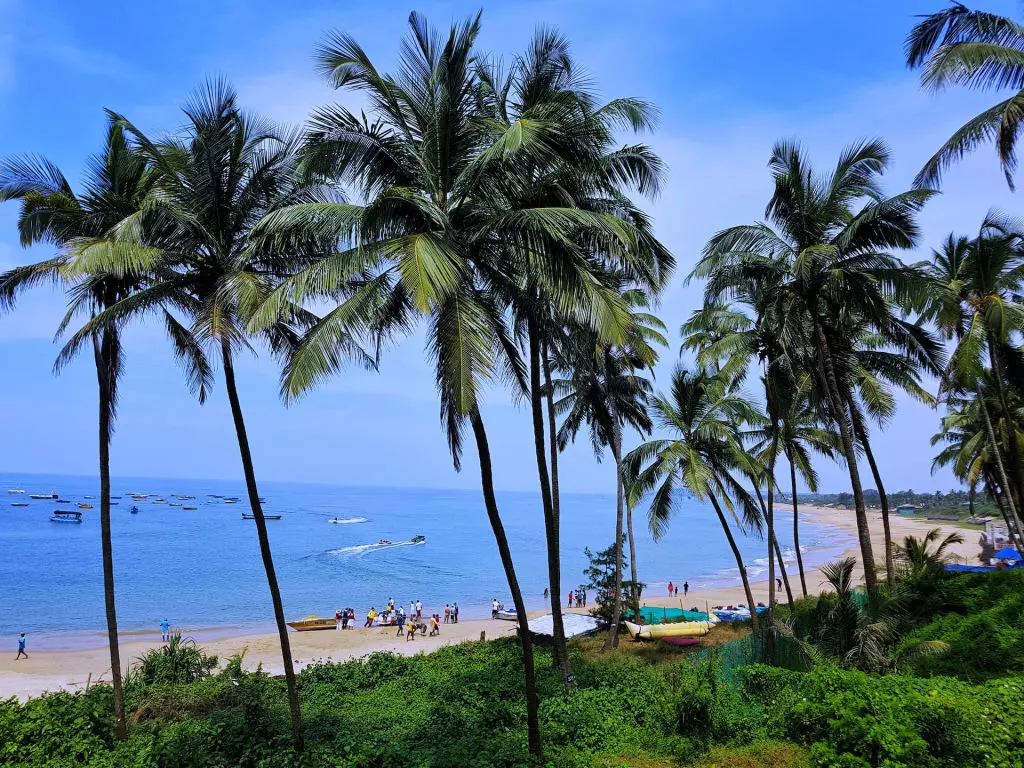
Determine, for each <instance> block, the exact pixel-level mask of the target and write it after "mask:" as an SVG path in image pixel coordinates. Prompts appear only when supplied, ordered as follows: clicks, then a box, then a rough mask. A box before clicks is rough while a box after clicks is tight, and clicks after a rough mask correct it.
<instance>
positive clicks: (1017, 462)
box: [988, 333, 1024, 512]
mask: <svg viewBox="0 0 1024 768" xmlns="http://www.w3.org/2000/svg"><path fill="white" fill-rule="evenodd" d="M988 354H989V359H990V361H991V363H992V378H993V379H995V382H996V394H998V396H999V405H1000V407H1001V408H1002V409H1003V414H1005V418H1006V419H1010V414H1011V413H1012V411H1011V410H1010V404H1009V401H1008V400H1007V398H1006V385H1005V383H1004V377H1003V364H1002V360H1001V359H1000V357H999V352H998V350H997V348H996V340H995V337H994V335H993V334H991V333H990V334H989V341H988ZM1006 442H1007V444H1008V445H1009V448H1010V450H1009V454H1010V456H1009V458H1010V464H1011V470H1010V480H1011V482H1012V483H1013V485H1012V486H1011V488H1015V489H1016V491H1017V505H1016V507H1017V510H1018V512H1019V511H1020V509H1021V507H1022V506H1024V461H1022V459H1021V454H1020V445H1019V443H1018V442H1017V440H1015V439H1014V438H1013V434H1012V430H1011V433H1010V434H1009V435H1008V436H1007V440H1006Z"/></svg>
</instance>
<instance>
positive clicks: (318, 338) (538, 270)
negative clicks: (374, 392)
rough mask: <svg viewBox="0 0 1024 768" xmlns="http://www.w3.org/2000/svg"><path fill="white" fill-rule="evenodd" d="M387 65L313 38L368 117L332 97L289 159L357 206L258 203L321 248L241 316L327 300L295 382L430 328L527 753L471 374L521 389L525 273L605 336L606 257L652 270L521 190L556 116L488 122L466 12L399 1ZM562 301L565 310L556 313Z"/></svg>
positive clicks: (514, 583) (632, 248) (260, 317)
mask: <svg viewBox="0 0 1024 768" xmlns="http://www.w3.org/2000/svg"><path fill="white" fill-rule="evenodd" d="M410 27H411V34H410V36H409V38H408V39H407V40H406V42H405V43H404V45H403V49H402V54H401V63H400V66H399V70H398V74H397V75H394V76H392V75H384V74H381V73H380V72H379V71H378V69H377V68H376V67H375V66H374V65H373V63H372V62H371V61H370V59H369V57H368V56H367V55H366V53H365V51H363V49H362V48H361V47H360V46H359V44H358V43H357V42H356V40H355V39H354V38H352V37H351V36H349V35H345V34H335V35H332V36H331V37H330V38H329V39H328V40H327V42H326V43H325V44H324V45H323V46H322V48H321V49H320V51H319V53H318V61H319V63H320V67H321V69H322V70H323V72H324V73H325V74H326V75H327V76H328V78H329V79H330V81H331V82H332V83H333V84H334V85H335V86H336V87H338V88H350V89H354V90H359V91H361V92H362V93H363V94H365V96H366V98H367V99H368V100H369V103H370V107H371V110H372V112H373V115H374V118H373V120H374V121H373V122H370V121H369V120H368V119H366V118H361V117H357V116H356V115H354V114H352V113H351V112H349V111H348V110H347V109H345V108H343V107H339V106H332V107H324V108H321V109H319V110H317V111H316V112H315V113H314V114H313V116H312V118H311V121H310V131H309V135H308V137H307V141H306V147H305V152H304V160H303V168H302V170H303V172H304V173H305V174H307V175H308V176H310V177H312V178H315V179H328V180H330V181H332V182H345V183H350V184H351V185H353V186H354V187H356V188H357V189H358V192H359V195H360V197H361V198H362V199H364V200H365V201H366V204H365V205H355V204H344V203H340V202H326V203H303V204H296V205H293V206H289V207H288V208H285V209H283V210H281V211H278V212H276V213H274V214H272V215H271V216H268V217H267V218H266V219H265V220H264V222H263V223H262V224H261V230H262V231H263V232H264V234H265V235H266V236H267V237H270V238H271V239H273V240H274V241H280V240H286V241H287V240H289V239H291V238H295V239H297V240H298V241H300V242H301V241H302V240H303V238H305V237H308V236H310V235H311V234H312V235H315V236H317V237H323V238H327V237H333V238H334V239H335V240H336V241H337V246H338V247H337V248H336V249H335V252H333V253H331V254H330V255H328V256H326V257H324V258H320V259H317V260H315V261H314V263H313V264H312V265H311V266H309V267H308V268H306V269H303V270H301V271H299V272H298V273H297V274H296V275H294V276H293V277H292V278H290V279H288V280H286V281H284V283H283V284H282V285H281V286H280V287H279V288H278V289H277V290H275V291H274V292H273V293H272V294H271V295H270V296H269V298H268V300H267V301H265V302H264V304H263V306H262V308H261V309H260V310H259V312H257V313H256V315H254V318H253V323H254V324H255V325H260V324H262V323H266V322H270V321H276V320H277V319H278V318H279V317H281V316H282V315H283V316H284V317H287V316H288V311H287V305H288V304H289V303H295V302H300V301H305V300H308V299H312V298H328V299H331V300H334V301H338V300H339V299H340V303H339V304H338V306H337V307H336V308H335V309H333V310H332V311H331V312H329V313H327V314H326V315H325V316H324V318H323V319H322V320H321V321H319V322H318V323H317V324H316V325H314V326H313V327H312V328H311V329H310V331H309V332H308V333H307V334H306V336H305V337H304V339H303V341H302V343H301V345H300V346H299V347H298V349H297V350H296V351H295V352H294V354H292V355H291V357H290V359H289V362H288V364H287V367H286V369H285V378H284V384H283V388H284V392H285V395H286V397H294V396H297V395H299V394H301V393H302V392H304V391H306V390H307V389H308V388H310V387H311V386H313V385H315V384H317V383H319V382H320V381H322V380H323V379H324V378H325V377H327V376H328V375H330V374H331V373H334V372H335V371H337V370H338V369H339V368H340V366H341V364H342V359H343V355H340V354H339V348H338V345H339V341H338V339H339V337H343V338H344V339H345V342H344V343H345V344H346V345H347V344H348V343H349V341H348V339H349V338H350V334H361V333H364V332H377V331H379V330H380V329H383V328H392V329H395V328H398V329H403V330H404V329H405V328H406V327H408V326H409V325H410V324H411V323H412V322H414V321H415V320H416V319H417V318H424V319H425V321H426V323H427V326H428V334H427V338H428V342H427V343H428V354H429V357H430V359H431V362H432V363H433V365H434V369H435V377H436V382H437V388H438V393H439V396H440V400H441V419H442V423H443V424H444V427H445V429H446V432H447V435H448V440H449V447H450V450H451V453H452V457H453V460H454V462H455V466H456V468H457V469H458V468H460V467H461V452H462V442H463V434H464V430H465V426H466V424H467V422H468V423H469V425H470V426H471V428H472V431H473V436H474V438H475V442H476V447H477V453H478V456H479V460H480V468H481V485H482V489H483V495H484V504H485V508H486V510H487V515H488V520H489V522H490V524H491V528H492V531H493V533H494V536H495V541H496V543H497V546H498V552H499V556H500V557H501V561H502V565H503V567H504V570H505V575H506V578H507V580H508V583H509V590H510V592H511V593H512V601H513V603H514V604H515V607H516V610H517V612H518V614H519V622H520V623H519V627H520V643H521V646H522V650H523V666H524V677H525V682H526V704H527V733H528V740H529V748H530V751H531V753H532V754H535V755H539V754H540V753H541V739H540V728H539V717H538V708H539V700H538V696H537V690H536V681H535V678H534V663H533V646H532V643H531V641H530V634H529V627H528V624H527V616H526V608H525V604H524V603H523V599H522V594H521V590H520V588H519V583H518V578H517V577H516V573H515V568H514V565H513V561H512V555H511V552H510V550H509V547H508V541H507V539H506V537H505V532H504V526H503V523H502V520H501V516H500V514H499V511H498V507H497V503H496V501H495V498H494V488H493V477H492V466H491V456H490V449H489V446H488V442H487V433H486V428H485V425H484V420H483V415H482V412H481V408H480V405H481V398H480V394H481V388H482V387H483V386H484V384H485V382H486V381H488V380H490V379H492V378H495V377H497V376H499V375H504V376H505V377H506V378H507V379H509V380H511V381H512V382H513V383H514V386H515V388H516V390H517V391H519V392H528V391H529V389H530V382H529V381H528V374H527V365H526V364H524V362H523V361H522V359H521V355H520V354H519V350H518V348H517V346H516V343H515V333H514V331H515V327H514V317H515V309H516V307H515V305H514V302H513V297H516V296H518V295H520V294H519V291H520V289H521V287H522V286H528V285H530V284H531V279H533V278H534V277H535V276H537V275H541V276H543V278H544V281H545V286H546V291H547V292H548V293H549V294H550V296H551V297H552V301H553V303H554V305H555V306H558V307H565V308H567V310H568V309H570V308H575V314H577V315H579V316H580V318H581V320H582V321H584V324H585V325H587V326H589V327H590V328H591V329H592V330H594V331H596V332H598V333H599V334H600V335H601V336H602V338H603V339H604V340H606V341H607V342H608V343H615V342H619V341H621V340H622V339H624V338H625V336H626V333H627V332H628V328H629V327H630V323H631V316H630V312H629V307H628V306H627V305H626V303H625V302H624V300H623V299H622V298H621V297H620V296H619V294H618V292H617V290H616V289H615V287H614V286H612V285H609V284H607V283H605V282H603V281H600V280H594V275H595V273H597V272H599V271H600V269H599V268H600V267H601V266H602V264H607V263H612V264H619V265H622V266H623V268H627V267H628V268H629V269H630V270H632V271H633V272H639V271H641V270H644V271H648V272H653V271H655V270H656V268H657V267H656V266H655V265H652V264H645V263H641V261H642V260H643V259H644V258H646V254H648V253H649V252H650V250H649V249H647V248H639V247H638V242H637V240H638V238H639V237H641V236H642V235H641V234H638V233H637V232H636V231H635V229H634V228H630V227H626V226H623V222H622V219H621V218H620V216H618V215H616V213H615V212H613V211H608V210H596V211H591V210H586V209H584V208H580V207H577V206H574V205H572V204H567V203H568V202H569V201H566V202H562V203H558V204H554V205H553V204H551V201H550V200H549V199H547V198H542V199H540V200H539V201H535V200H533V199H531V198H530V196H529V195H525V194H524V190H530V189H531V188H532V183H533V180H532V179H531V178H527V177H525V173H526V171H527V170H529V169H534V168H546V167H549V165H550V163H551V160H550V158H551V152H552V148H557V147H558V146H559V136H560V134H561V133H562V129H563V127H565V126H566V125H567V124H566V123H565V122H564V121H563V120H562V119H561V118H560V117H559V115H558V114H557V113H555V114H554V115H553V116H552V117H553V118H554V119H551V120H529V121H528V120H525V119H520V120H518V121H516V122H515V123H514V124H505V123H503V122H502V121H495V120H492V119H489V115H490V112H488V110H487V109H486V105H487V103H488V101H487V100H488V99H489V98H491V96H490V95H489V88H488V86H487V84H486V83H485V82H484V80H483V78H482V76H481V67H480V66H479V64H480V63H481V60H480V59H479V58H478V56H477V54H476V51H475V47H474V44H475V41H476V37H477V35H478V33H479V29H480V17H479V15H478V16H477V17H475V18H473V19H470V20H468V21H466V22H464V23H462V24H459V25H457V26H453V27H452V28H451V30H450V32H449V34H448V35H447V36H442V35H440V34H438V33H437V32H436V31H434V30H433V29H431V28H430V26H429V25H428V24H427V23H426V21H425V20H424V19H423V18H422V17H421V16H420V15H418V14H415V13H414V14H412V15H411V16H410ZM566 314H572V312H571V311H567V312H566Z"/></svg>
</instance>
